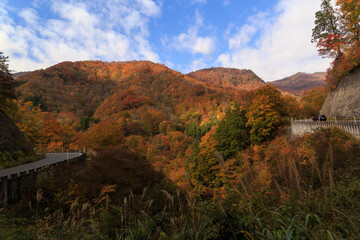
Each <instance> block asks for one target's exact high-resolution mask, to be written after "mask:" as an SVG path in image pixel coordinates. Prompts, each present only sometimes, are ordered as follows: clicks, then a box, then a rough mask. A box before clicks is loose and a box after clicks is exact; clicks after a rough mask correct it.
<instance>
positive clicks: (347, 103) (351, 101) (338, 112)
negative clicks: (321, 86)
mask: <svg viewBox="0 0 360 240" xmlns="http://www.w3.org/2000/svg"><path fill="white" fill-rule="evenodd" d="M320 114H325V115H327V116H332V117H344V118H351V117H354V116H356V117H358V116H360V68H357V69H356V70H354V71H352V72H350V74H349V75H347V76H346V77H344V78H343V79H342V80H341V81H340V83H339V85H338V86H337V88H336V89H335V90H333V91H331V92H329V95H328V97H327V98H326V100H325V103H324V105H323V107H322V109H321V111H320Z"/></svg>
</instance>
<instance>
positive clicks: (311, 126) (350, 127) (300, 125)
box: [291, 120, 360, 139]
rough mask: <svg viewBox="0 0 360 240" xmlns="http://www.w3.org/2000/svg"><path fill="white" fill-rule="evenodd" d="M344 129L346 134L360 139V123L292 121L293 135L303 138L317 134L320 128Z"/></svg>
mask: <svg viewBox="0 0 360 240" xmlns="http://www.w3.org/2000/svg"><path fill="white" fill-rule="evenodd" d="M331 127H338V128H343V129H344V130H345V131H346V132H349V133H351V134H352V135H353V136H354V137H356V138H357V139H360V122H355V121H341V122H340V121H339V122H335V121H331V122H317V121H311V120H307V121H305V120H292V121H291V135H292V136H302V135H304V134H305V133H312V132H315V131H316V130H317V129H319V128H331Z"/></svg>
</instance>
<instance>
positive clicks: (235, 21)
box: [0, 0, 330, 81]
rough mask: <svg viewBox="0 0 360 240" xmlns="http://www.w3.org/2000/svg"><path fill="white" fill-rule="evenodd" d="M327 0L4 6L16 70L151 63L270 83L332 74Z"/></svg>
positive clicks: (21, 0) (86, 0)
mask: <svg viewBox="0 0 360 240" xmlns="http://www.w3.org/2000/svg"><path fill="white" fill-rule="evenodd" d="M319 8H320V0H0V51H3V52H4V54H5V55H6V56H9V58H10V69H12V70H14V71H28V70H35V69H40V68H46V67H49V66H51V65H53V64H56V63H58V62H61V61H77V60H104V61H124V60H151V61H154V62H159V63H163V64H165V65H167V66H169V67H170V68H172V69H175V70H178V71H180V72H182V73H188V72H190V71H194V70H197V69H200V68H206V67H213V66H214V67H215V66H224V67H235V68H240V69H251V70H253V71H254V72H255V73H256V74H257V75H259V77H261V78H262V79H264V80H265V81H272V80H276V79H281V78H284V77H287V76H289V75H292V74H294V73H296V72H317V71H325V70H326V69H327V68H328V67H329V62H330V60H329V59H322V58H321V57H319V56H318V54H317V51H316V46H315V44H312V43H311V42H310V41H311V29H312V28H313V27H314V15H315V12H316V11H317V10H319Z"/></svg>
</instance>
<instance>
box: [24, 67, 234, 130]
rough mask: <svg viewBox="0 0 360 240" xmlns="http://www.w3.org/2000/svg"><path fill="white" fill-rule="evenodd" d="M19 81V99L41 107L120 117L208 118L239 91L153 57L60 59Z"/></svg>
mask: <svg viewBox="0 0 360 240" xmlns="http://www.w3.org/2000/svg"><path fill="white" fill-rule="evenodd" d="M18 81H21V82H23V83H24V84H22V85H21V86H19V87H18V88H17V91H18V95H19V98H20V99H22V100H24V101H31V102H33V104H34V105H35V106H39V107H40V108H41V109H42V110H43V111H47V112H52V113H54V114H59V113H63V112H65V113H72V114H76V115H77V116H78V117H80V118H90V117H95V118H100V119H105V118H108V117H112V116H114V115H117V116H116V118H119V115H121V114H123V115H124V114H125V112H127V114H134V115H136V116H137V117H139V118H141V116H142V115H144V114H146V112H147V111H150V112H152V113H153V114H155V113H154V112H157V113H156V114H155V115H158V117H159V118H160V116H161V119H163V120H169V119H170V118H171V117H172V116H176V118H179V117H181V118H182V119H183V120H184V121H187V120H188V119H193V118H194V116H192V115H191V114H193V113H194V114H195V113H196V114H197V115H200V116H202V118H203V119H202V120H204V121H205V120H206V119H209V118H210V119H212V118H216V117H217V114H218V113H217V108H218V107H219V106H220V105H227V99H229V98H236V97H235V96H236V95H237V96H240V92H238V93H227V94H224V90H222V89H219V87H218V86H215V85H213V86H210V85H209V86H208V85H207V84H206V83H204V82H201V81H197V80H196V79H193V78H191V77H189V76H186V75H183V74H181V73H180V72H177V71H174V70H171V69H170V68H168V67H166V66H165V65H162V64H156V63H152V62H150V61H130V62H101V61H79V62H62V63H59V64H57V65H54V66H52V67H49V68H47V69H45V70H37V71H34V72H31V73H28V74H26V75H24V76H22V77H19V78H18ZM239 98H240V97H238V99H239ZM240 100H241V99H240ZM185 112H186V113H187V114H184V113H185ZM182 115H183V116H182ZM142 118H143V119H144V118H146V117H142ZM196 118H197V117H196ZM134 120H135V119H134ZM199 120H201V119H199ZM202 120H201V121H202ZM148 121H150V120H149V119H148ZM140 123H141V121H140V122H139V124H140Z"/></svg>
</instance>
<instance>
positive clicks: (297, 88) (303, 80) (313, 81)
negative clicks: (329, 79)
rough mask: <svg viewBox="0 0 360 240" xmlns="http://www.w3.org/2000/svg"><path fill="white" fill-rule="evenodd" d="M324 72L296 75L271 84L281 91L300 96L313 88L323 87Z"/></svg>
mask: <svg viewBox="0 0 360 240" xmlns="http://www.w3.org/2000/svg"><path fill="white" fill-rule="evenodd" d="M325 78H326V72H317V73H301V72H299V73H296V74H294V75H292V76H290V77H286V78H284V79H281V80H276V81H273V82H271V84H273V85H274V86H276V87H277V88H279V89H280V90H281V91H284V92H289V93H291V94H295V95H302V94H303V93H304V92H306V91H309V90H311V89H313V88H315V87H323V86H325Z"/></svg>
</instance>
